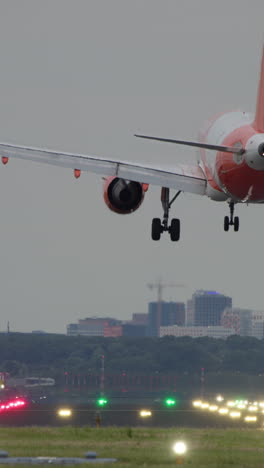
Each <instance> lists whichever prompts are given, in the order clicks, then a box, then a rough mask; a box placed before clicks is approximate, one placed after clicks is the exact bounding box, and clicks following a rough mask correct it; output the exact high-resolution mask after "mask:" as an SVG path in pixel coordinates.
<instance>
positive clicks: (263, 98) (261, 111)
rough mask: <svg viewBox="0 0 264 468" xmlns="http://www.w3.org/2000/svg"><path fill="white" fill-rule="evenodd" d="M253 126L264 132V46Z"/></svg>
mask: <svg viewBox="0 0 264 468" xmlns="http://www.w3.org/2000/svg"><path fill="white" fill-rule="evenodd" d="M253 127H254V128H255V130H257V132H261V133H264V46H263V51H262V61H261V69H260V78H259V87H258V97H257V106H256V115H255V120H254V122H253Z"/></svg>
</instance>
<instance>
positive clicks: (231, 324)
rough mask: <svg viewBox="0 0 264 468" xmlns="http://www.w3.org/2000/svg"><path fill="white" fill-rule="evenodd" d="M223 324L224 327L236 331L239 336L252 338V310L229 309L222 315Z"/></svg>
mask: <svg viewBox="0 0 264 468" xmlns="http://www.w3.org/2000/svg"><path fill="white" fill-rule="evenodd" d="M221 324H222V325H223V326H224V327H228V328H233V329H235V331H236V333H237V334H238V335H241V336H250V335H251V333H252V310H248V309H240V308H238V307H234V308H230V307H227V308H226V309H225V310H224V312H223V314H222V318H221Z"/></svg>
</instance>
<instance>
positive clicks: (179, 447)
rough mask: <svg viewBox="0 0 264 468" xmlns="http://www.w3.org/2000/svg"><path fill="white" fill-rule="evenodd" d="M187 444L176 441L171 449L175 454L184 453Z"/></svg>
mask: <svg viewBox="0 0 264 468" xmlns="http://www.w3.org/2000/svg"><path fill="white" fill-rule="evenodd" d="M186 450H187V446H186V444H185V442H182V441H180V440H179V441H178V442H176V443H175V444H174V445H173V451H174V453H176V455H184V454H185V453H186Z"/></svg>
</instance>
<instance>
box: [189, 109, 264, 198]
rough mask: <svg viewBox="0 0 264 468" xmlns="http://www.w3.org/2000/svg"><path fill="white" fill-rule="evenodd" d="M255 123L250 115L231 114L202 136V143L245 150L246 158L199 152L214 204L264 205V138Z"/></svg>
mask: <svg viewBox="0 0 264 468" xmlns="http://www.w3.org/2000/svg"><path fill="white" fill-rule="evenodd" d="M253 119H254V117H253V115H252V114H248V113H246V112H242V111H234V112H229V113H226V114H222V115H220V116H218V117H217V118H215V119H212V120H211V121H209V122H208V123H207V124H206V128H205V129H204V130H203V131H202V132H200V135H199V139H200V141H201V142H205V143H208V144H212V143H213V144H217V145H224V146H229V147H237V148H244V149H245V152H244V153H243V154H237V153H225V152H221V151H210V150H206V149H203V148H201V149H200V150H199V156H198V163H199V165H200V167H201V168H202V170H203V172H204V173H205V175H206V178H207V181H208V184H207V189H206V195H207V196H208V197H210V198H211V199H212V200H215V201H226V200H233V201H234V202H247V203H262V202H264V157H263V156H262V155H260V154H259V145H261V144H262V143H263V142H264V134H263V133H259V132H258V131H257V130H256V129H255V128H254V127H253V125H252V122H253Z"/></svg>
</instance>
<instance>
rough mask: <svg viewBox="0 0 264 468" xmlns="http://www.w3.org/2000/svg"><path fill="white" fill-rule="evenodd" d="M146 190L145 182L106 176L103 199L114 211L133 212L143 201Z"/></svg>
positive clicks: (121, 212) (120, 212)
mask: <svg viewBox="0 0 264 468" xmlns="http://www.w3.org/2000/svg"><path fill="white" fill-rule="evenodd" d="M147 190H148V185H147V184H141V183H140V182H133V181H131V180H125V179H120V178H119V177H108V178H107V179H105V183H104V201H105V203H106V205H107V206H108V208H109V209H110V210H111V211H114V212H115V213H119V214H129V213H133V211H136V210H137V209H138V208H139V206H140V205H141V203H142V202H143V200H144V196H145V192H146V191H147Z"/></svg>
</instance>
